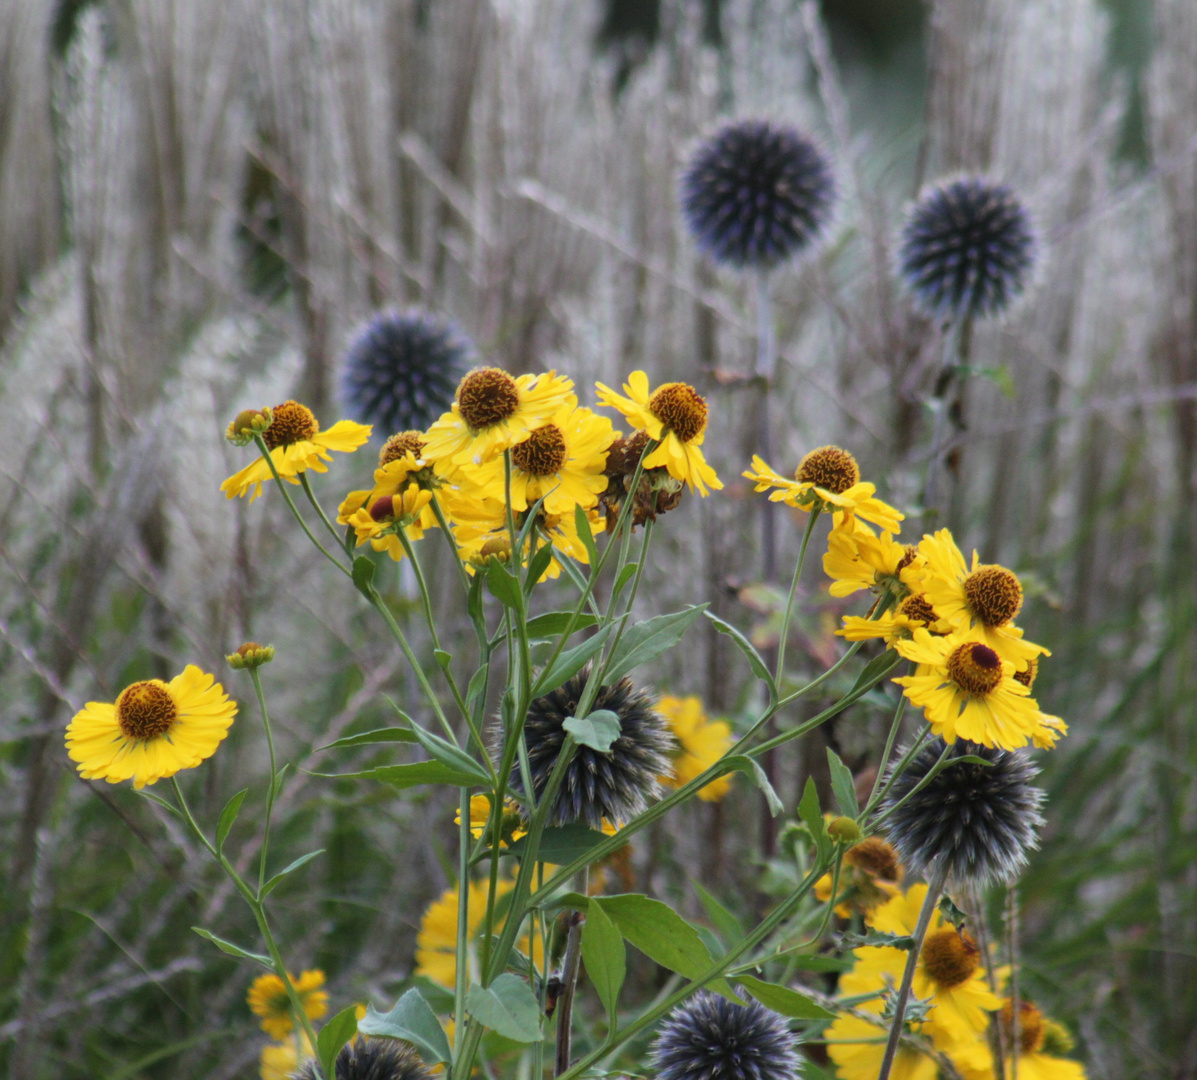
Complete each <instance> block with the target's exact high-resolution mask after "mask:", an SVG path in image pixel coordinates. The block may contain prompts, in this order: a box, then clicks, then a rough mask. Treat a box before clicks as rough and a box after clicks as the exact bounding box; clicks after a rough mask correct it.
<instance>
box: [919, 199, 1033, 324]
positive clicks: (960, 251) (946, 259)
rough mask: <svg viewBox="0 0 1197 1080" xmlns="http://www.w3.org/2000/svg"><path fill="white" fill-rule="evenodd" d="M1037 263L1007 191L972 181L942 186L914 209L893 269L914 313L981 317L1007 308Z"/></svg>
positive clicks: (1022, 214) (1021, 213) (1027, 226)
mask: <svg viewBox="0 0 1197 1080" xmlns="http://www.w3.org/2000/svg"><path fill="white" fill-rule="evenodd" d="M1034 261H1035V234H1034V230H1033V229H1032V227H1031V221H1030V218H1029V217H1028V216H1027V212H1026V210H1025V209H1024V207H1023V205H1022V203H1021V202H1020V201H1019V199H1018V197H1017V196H1016V195H1015V194H1014V192H1013V191H1012V190H1011V189H1010V188H1009V187H1006V186H1005V185H1002V184H995V183H991V182H990V181H987V180H983V179H981V178H979V177H975V176H966V177H960V178H957V179H955V180H948V181H946V182H941V183H939V184H936V185H935V186H933V187H932V188H930V189H929V190H928V191H927V192H926V193H925V194H924V195H923V196H922V197H921V198H920V199H919V201H918V202H917V203H916V204H915V207H914V209H913V211H912V212H911V214H910V218H909V220H908V221H907V222H906V226H905V228H904V229H903V231H902V239H901V246H900V249H899V252H898V265H899V269H900V272H901V275H902V277H903V279H904V280H905V282H906V285H907V287H908V288H909V289H910V291H911V292H912V293H913V295H914V298H915V300H916V302H917V303H918V305H919V307H920V308H922V309H923V311H925V312H926V313H927V314H928V315H931V316H934V317H936V318H950V319H964V318H970V319H971V318H985V317H987V316H991V315H998V314H1001V312H1003V311H1005V310H1006V308H1007V307H1009V306H1010V303H1011V301H1013V300H1014V299H1015V298H1016V297H1017V296H1019V295H1020V294H1021V293H1022V291H1023V289H1024V288H1025V287H1026V283H1027V279H1028V278H1029V276H1030V272H1031V267H1032V265H1033V263H1034Z"/></svg>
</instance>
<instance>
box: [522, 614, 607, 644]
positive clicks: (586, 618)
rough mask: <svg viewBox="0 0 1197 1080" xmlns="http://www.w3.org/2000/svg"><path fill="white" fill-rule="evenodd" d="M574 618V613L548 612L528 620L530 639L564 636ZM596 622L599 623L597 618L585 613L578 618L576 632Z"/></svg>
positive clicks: (575, 626)
mask: <svg viewBox="0 0 1197 1080" xmlns="http://www.w3.org/2000/svg"><path fill="white" fill-rule="evenodd" d="M573 618H574V613H573V612H572V611H546V612H545V613H544V614H543V615H537V616H536V618H534V619H529V620H528V637H529V638H535V639H547V638H554V637H557V635H558V634H564V633H565V631H566V630H567V629H569V624H570V620H571V619H573ZM596 622H598V617H597V616H595V615H591V614H590V613H589V612H583V613H582V614H580V615H578V616H577V621H576V622H575V623H574V631H575V632H576V631H578V630H585V629H586V628H587V627H590V626H593V625H594V624H595V623H596Z"/></svg>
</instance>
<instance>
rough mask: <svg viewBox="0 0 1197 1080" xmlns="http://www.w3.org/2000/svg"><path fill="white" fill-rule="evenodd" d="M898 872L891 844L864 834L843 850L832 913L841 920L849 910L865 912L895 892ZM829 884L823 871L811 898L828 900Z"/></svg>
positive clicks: (899, 874) (897, 862) (828, 879)
mask: <svg viewBox="0 0 1197 1080" xmlns="http://www.w3.org/2000/svg"><path fill="white" fill-rule="evenodd" d="M902 874H903V871H902V864H901V862H899V860H898V853H897V852H896V851H895V850H894V849H893V847H892V846H891V845H890V844H887V843H886V842H885V841H884V840H882V839H881V837H879V836H868V837H865V839H863V840H861V841H860V843H858V844H854V845H853V846H852V847H850V848H849V849H848V850H847V851H846V852H845V853H844V861H843V866H842V867H841V868H840V882H839V887H840V893H839V895H838V896H837V897H836V908H835V913H836V914H837V915H838V916H839V917H840V918H841V919H846V918H848V917H849V916H850V915H851V914H852V912H853V911H858V912H860V913H861V914H862V915H868V914H869V913H870V912H872V911H873V910H874V909H875V908H877V907H879V906H880V905H881V904H884V903H885V902H886V901H887V900H889V899H890V898H891V897H894V896H896V895H897V894H898V883H899V882H900V881H901V880H902ZM831 883H832V876H831V874H824V875H823V876H822V877H821V878H819V880H818V881H816V882H815V899H817V900H818V901H819V903H821V904H825V903H827V901H828V900H830V899H831Z"/></svg>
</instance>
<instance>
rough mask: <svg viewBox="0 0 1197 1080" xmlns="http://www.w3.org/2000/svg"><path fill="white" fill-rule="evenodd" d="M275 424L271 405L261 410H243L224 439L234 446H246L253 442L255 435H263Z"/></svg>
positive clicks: (233, 421) (228, 429) (230, 425)
mask: <svg viewBox="0 0 1197 1080" xmlns="http://www.w3.org/2000/svg"><path fill="white" fill-rule="evenodd" d="M273 422H274V412H273V410H272V409H271V408H270V406H269V405H264V406H263V407H262V408H260V409H242V410H241V412H239V413H238V414H237V415H236V416H235V417H233V420H232V422H231V423H230V424H229V426H228V427H227V428H226V429H225V432H224V437H225V438H226V439H228V440H229V442H231V443H232V444H233V445H234V446H245V445H246V444H247V443H251V442H253V438H254V436H255V435H261V434H262V433H263V432H264V431H265V430H266V429H267V428H268V427H270V425H271V424H272V423H273Z"/></svg>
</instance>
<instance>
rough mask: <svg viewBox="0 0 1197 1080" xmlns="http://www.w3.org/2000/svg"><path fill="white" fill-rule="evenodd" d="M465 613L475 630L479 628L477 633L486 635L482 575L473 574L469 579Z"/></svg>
mask: <svg viewBox="0 0 1197 1080" xmlns="http://www.w3.org/2000/svg"><path fill="white" fill-rule="evenodd" d="M466 612H467V613H468V614H469V616H470V622H472V623H473V624H474V626H475V628H479V627H480V628H481V629H480V630H479V633H480V634H482V635H483V636H485V634H486V612H485V611H483V609H482V575H481V574H475V575H474V576H473V577H472V578H470V588H469V592H467V593H466Z"/></svg>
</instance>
